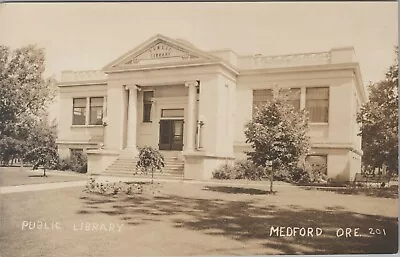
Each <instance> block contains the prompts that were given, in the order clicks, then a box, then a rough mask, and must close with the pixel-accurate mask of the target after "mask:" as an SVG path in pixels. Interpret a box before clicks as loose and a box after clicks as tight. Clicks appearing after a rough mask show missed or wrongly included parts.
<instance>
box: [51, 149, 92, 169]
mask: <svg viewBox="0 0 400 257" xmlns="http://www.w3.org/2000/svg"><path fill="white" fill-rule="evenodd" d="M56 169H58V170H72V171H76V172H79V173H86V172H87V157H86V155H84V154H82V153H75V154H73V155H72V156H71V157H69V158H62V159H60V160H59V161H58V165H57V166H56Z"/></svg>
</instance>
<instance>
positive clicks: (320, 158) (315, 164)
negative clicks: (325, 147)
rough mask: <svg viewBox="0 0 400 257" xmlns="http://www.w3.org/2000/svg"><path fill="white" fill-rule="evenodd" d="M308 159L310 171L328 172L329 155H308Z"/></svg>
mask: <svg viewBox="0 0 400 257" xmlns="http://www.w3.org/2000/svg"><path fill="white" fill-rule="evenodd" d="M306 161H307V163H308V165H309V172H310V171H311V172H319V173H322V174H328V157H327V156H326V155H308V156H307V158H306Z"/></svg>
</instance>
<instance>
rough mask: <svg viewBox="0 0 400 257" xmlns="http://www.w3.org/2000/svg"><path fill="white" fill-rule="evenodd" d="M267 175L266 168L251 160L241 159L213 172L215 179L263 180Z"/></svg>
mask: <svg viewBox="0 0 400 257" xmlns="http://www.w3.org/2000/svg"><path fill="white" fill-rule="evenodd" d="M266 177H267V174H266V173H265V171H264V169H263V168H262V167H260V166H257V165H255V164H254V163H253V162H252V161H250V160H239V161H236V162H234V163H233V164H230V165H228V164H224V165H222V166H220V167H219V168H218V169H216V170H215V171H214V172H213V178H215V179H249V180H262V179H264V178H266Z"/></svg>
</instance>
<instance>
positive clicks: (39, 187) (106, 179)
mask: <svg viewBox="0 0 400 257" xmlns="http://www.w3.org/2000/svg"><path fill="white" fill-rule="evenodd" d="M87 178H88V180H89V176H87ZM93 178H94V179H95V181H96V182H99V183H117V182H150V181H151V178H148V177H131V178H130V177H115V176H101V175H100V176H93ZM88 180H79V181H69V182H49V183H43V184H30V185H17V186H3V187H0V194H10V193H19V192H33V191H43V190H51V189H59V188H68V187H82V186H85V185H86V183H87V182H88ZM154 182H155V183H158V182H161V183H185V184H203V185H225V186H251V185H258V186H259V185H267V181H245V180H243V181H232V180H226V181H224V180H221V181H216V180H204V181H199V180H182V179H162V178H157V179H154ZM274 187H293V185H290V184H288V183H284V182H274Z"/></svg>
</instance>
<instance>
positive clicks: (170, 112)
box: [161, 109, 184, 118]
mask: <svg viewBox="0 0 400 257" xmlns="http://www.w3.org/2000/svg"><path fill="white" fill-rule="evenodd" d="M183 116H184V109H162V110H161V117H162V118H176V117H183Z"/></svg>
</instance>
